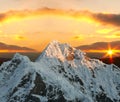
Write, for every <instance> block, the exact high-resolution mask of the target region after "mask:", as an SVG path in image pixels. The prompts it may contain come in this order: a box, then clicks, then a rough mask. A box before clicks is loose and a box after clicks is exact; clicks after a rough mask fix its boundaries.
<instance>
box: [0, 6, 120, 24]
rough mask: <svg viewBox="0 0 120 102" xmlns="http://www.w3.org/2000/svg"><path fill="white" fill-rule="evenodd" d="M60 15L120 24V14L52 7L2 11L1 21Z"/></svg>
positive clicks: (0, 14) (101, 22)
mask: <svg viewBox="0 0 120 102" xmlns="http://www.w3.org/2000/svg"><path fill="white" fill-rule="evenodd" d="M49 15H53V16H59V17H69V18H73V19H75V20H80V19H86V20H87V21H88V20H90V21H93V22H98V23H100V24H104V25H113V26H120V14H104V13H93V12H91V11H89V10H88V11H75V10H63V9H52V8H40V9H36V10H21V11H16V10H11V11H8V12H4V13H0V23H1V22H7V21H14V20H19V19H24V18H31V17H37V16H49Z"/></svg>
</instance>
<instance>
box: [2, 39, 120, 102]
mask: <svg viewBox="0 0 120 102" xmlns="http://www.w3.org/2000/svg"><path fill="white" fill-rule="evenodd" d="M0 102H120V69H119V68H118V67H117V66H115V65H107V64H104V63H102V62H101V61H99V60H96V59H90V58H88V57H87V56H86V55H85V53H84V52H82V51H81V50H77V49H75V48H72V47H71V46H70V45H69V44H61V43H59V42H57V41H53V42H51V43H50V44H49V45H48V46H47V47H46V49H45V50H44V51H43V53H42V54H41V55H40V56H39V57H38V59H37V60H36V62H31V61H30V60H29V58H27V57H26V56H22V55H20V54H16V55H15V56H14V58H13V59H12V60H11V61H8V62H5V63H3V64H2V65H1V66H0Z"/></svg>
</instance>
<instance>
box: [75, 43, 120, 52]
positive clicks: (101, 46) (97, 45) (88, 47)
mask: <svg viewBox="0 0 120 102" xmlns="http://www.w3.org/2000/svg"><path fill="white" fill-rule="evenodd" d="M109 45H110V46H111V48H115V49H119V50H120V41H113V42H96V43H93V44H91V45H82V46H78V47H76V48H78V49H81V50H102V49H103V50H105V49H107V48H108V46H109Z"/></svg>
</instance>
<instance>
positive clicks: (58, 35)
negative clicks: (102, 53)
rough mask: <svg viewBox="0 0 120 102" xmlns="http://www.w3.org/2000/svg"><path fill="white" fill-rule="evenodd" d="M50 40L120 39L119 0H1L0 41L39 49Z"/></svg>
mask: <svg viewBox="0 0 120 102" xmlns="http://www.w3.org/2000/svg"><path fill="white" fill-rule="evenodd" d="M52 40H58V41H60V42H67V43H70V44H71V45H72V46H74V47H76V46H80V45H87V44H92V43H95V42H112V41H118V40H120V0H1V1H0V42H2V43H5V44H9V45H17V46H25V47H29V48H32V49H35V50H37V51H41V50H42V49H43V48H44V47H45V46H46V45H47V44H48V43H49V42H50V41H52ZM3 50H4V49H3Z"/></svg>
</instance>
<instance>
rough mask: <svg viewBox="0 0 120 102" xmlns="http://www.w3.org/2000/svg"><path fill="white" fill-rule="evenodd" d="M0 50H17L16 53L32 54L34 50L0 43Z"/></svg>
mask: <svg viewBox="0 0 120 102" xmlns="http://www.w3.org/2000/svg"><path fill="white" fill-rule="evenodd" d="M0 50H10V51H12V50H17V51H21V50H23V51H29V52H34V51H35V50H34V49H31V48H28V47H21V46H16V45H8V44H5V43H2V42H0Z"/></svg>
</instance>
